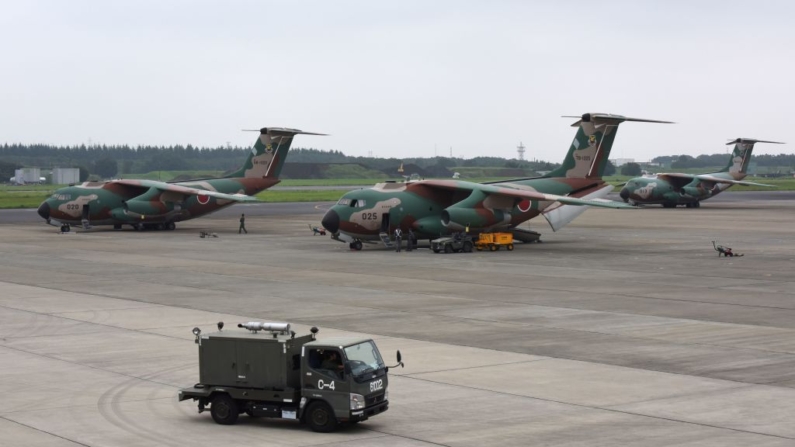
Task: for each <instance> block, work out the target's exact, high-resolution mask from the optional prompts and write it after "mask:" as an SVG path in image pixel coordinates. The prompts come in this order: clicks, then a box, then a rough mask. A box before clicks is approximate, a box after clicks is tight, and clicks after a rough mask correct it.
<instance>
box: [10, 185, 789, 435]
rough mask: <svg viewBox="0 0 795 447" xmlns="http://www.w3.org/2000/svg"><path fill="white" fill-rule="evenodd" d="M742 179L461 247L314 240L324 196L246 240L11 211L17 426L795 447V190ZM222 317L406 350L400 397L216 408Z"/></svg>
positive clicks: (394, 393) (226, 223)
mask: <svg viewBox="0 0 795 447" xmlns="http://www.w3.org/2000/svg"><path fill="white" fill-rule="evenodd" d="M745 194H751V193H745ZM722 197H727V199H723V200H721V201H719V200H718V199H719V198H722ZM731 197H732V196H729V194H728V193H727V194H725V195H721V196H718V197H716V198H715V200H714V201H709V202H705V203H704V204H703V205H702V207H701V208H699V209H684V208H678V209H663V208H660V207H649V208H647V209H643V210H629V211H624V210H601V209H600V210H595V209H592V210H588V211H587V212H586V213H585V214H583V215H582V216H581V217H580V218H579V219H577V220H576V221H575V222H574V223H573V224H571V225H570V226H568V227H566V228H565V229H563V230H561V231H560V232H558V233H552V232H551V231H550V230H549V229H548V228H547V227H546V225H545V222H544V221H543V220H533V221H531V224H530V228H532V229H534V230H536V231H539V232H541V233H542V234H543V236H542V239H543V240H544V243H542V244H528V245H517V248H516V250H514V251H513V252H506V251H499V252H496V253H492V252H475V253H471V254H451V255H445V254H434V253H432V252H431V251H430V250H419V251H415V252H410V253H407V252H405V251H404V252H402V253H394V252H393V251H390V250H387V249H384V248H381V247H378V246H365V249H364V250H363V251H361V252H355V251H350V250H348V247H347V244H342V243H339V242H335V241H332V240H330V239H329V238H328V237H321V236H312V234H311V232H310V231H309V229H308V228H307V223H310V224H315V225H316V224H317V222H318V221H319V220H320V218H321V216H322V212H323V211H322V208H323V206H318V208H317V209H315V204H312V205H302V208H301V209H302V210H307V212H306V213H295V214H288V215H278V214H275V213H273V214H266V213H263V214H262V215H252V214H251V213H250V212H249V211H248V210H247V211H245V212H246V214H247V216H249V218H248V219H247V222H246V223H247V226H248V229H249V234H248V235H238V234H237V221H236V219H235V217H236V216H237V215H238V214H239V212H240V211H239V208H234V207H233V208H231V209H229V210H228V211H229V212H230V213H231V214H230V215H222V214H215V215H213V216H211V217H209V218H205V219H200V220H195V221H189V222H184V223H181V224H180V225H179V228H178V229H177V230H176V231H173V232H135V231H127V230H122V231H113V230H96V231H91V232H76V233H73V234H68V235H59V234H57V232H56V229H55V228H53V227H48V226H46V225H44V224H43V223H36V224H35V225H32V224H28V223H24V224H21V223H20V224H7V225H0V358H2V360H3V361H2V362H0V391H2V395H3V396H4V405H3V406H2V408H0V432H1V433H2V437H0V445H3V446H5V445H9V446H16V445H37V446H38V445H48V446H49V445H53V446H61V445H63V446H69V445H90V446H139V445H244V444H252V443H257V444H262V445H273V446H282V445H284V446H308V445H330V446H334V445H340V446H342V445H345V446H370V445H384V446H425V445H449V446H482V445H565V446H584V445H588V446H591V445H605V446H615V445H644V446H668V445H689V446H734V445H736V446H747V445H762V446H790V445H795V425H793V424H792V421H793V420H795V389H793V388H795V277H793V275H792V272H793V270H794V268H795V243H793V236H795V227H794V226H793V225H792V221H793V218H794V217H795V201H792V200H776V199H769V198H768V199H761V200H742V199H736V200H732V199H729V198H731ZM257 206H261V205H257ZM304 206H307V207H309V208H303V207H304ZM34 216H35V213H34ZM199 230H210V231H214V232H216V233H217V234H218V235H219V237H218V238H210V239H201V238H199V237H198V231H199ZM713 240H716V241H717V242H718V243H719V244H723V245H727V246H730V247H733V248H734V251H735V252H737V253H744V254H745V256H743V257H739V258H722V257H721V258H719V257H717V254H716V252H715V251H713V248H712V242H711V241H713ZM221 320H222V321H224V322H226V323H227V327H232V326H234V325H235V324H236V323H238V322H243V321H250V320H268V321H274V320H275V321H288V322H290V323H293V324H294V325H296V327H297V328H298V329H297V331H298V332H305V331H306V330H307V328H308V327H309V326H311V325H316V326H318V327H320V329H321V331H320V334H319V336H320V337H323V336H333V335H338V334H366V335H369V336H372V337H374V338H375V339H376V341H377V343H378V345H379V347H380V349H381V351H382V354H383V355H384V357H385V358H386V359H387V360H390V361H391V360H392V359H394V350H395V349H400V350H401V351H402V353H403V356H404V361H405V362H406V367H405V368H404V369H393V370H391V371H390V373H391V374H393V377H392V380H391V381H390V390H389V391H390V399H391V404H390V409H389V411H387V412H386V413H384V414H383V415H381V416H379V417H375V418H373V419H371V420H369V421H367V422H364V423H362V424H359V425H358V426H356V427H349V428H346V429H344V430H341V431H340V432H337V433H332V434H318V433H313V432H312V431H310V430H309V429H308V428H307V427H305V426H301V425H298V424H295V423H290V422H285V421H272V420H267V419H250V418H247V417H245V416H243V417H241V419H240V422H239V423H238V424H237V425H235V426H230V427H227V426H220V425H216V424H215V423H213V422H212V419H211V418H210V416H209V415H208V414H206V413H205V414H201V415H200V414H197V412H196V407H195V405H194V404H192V403H190V402H183V403H178V402H177V401H176V393H177V391H178V389H179V388H180V387H184V386H189V385H192V384H193V383H195V382H196V381H197V379H198V370H197V369H198V368H197V352H196V346H195V345H194V343H193V336H192V334H191V332H190V331H191V329H192V328H193V327H194V326H199V327H201V328H202V329H203V330H204V331H205V332H206V331H210V330H213V328H214V326H215V323H216V322H217V321H221Z"/></svg>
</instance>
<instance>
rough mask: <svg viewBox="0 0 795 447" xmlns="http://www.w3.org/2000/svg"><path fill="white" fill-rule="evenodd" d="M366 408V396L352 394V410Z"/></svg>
mask: <svg viewBox="0 0 795 447" xmlns="http://www.w3.org/2000/svg"><path fill="white" fill-rule="evenodd" d="M362 408H364V396H362V395H361V394H354V393H351V410H361V409H362Z"/></svg>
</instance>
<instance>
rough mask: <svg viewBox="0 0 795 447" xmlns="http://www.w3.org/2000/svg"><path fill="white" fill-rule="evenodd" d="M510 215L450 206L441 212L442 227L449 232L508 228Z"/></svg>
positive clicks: (494, 211)
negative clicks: (467, 229)
mask: <svg viewBox="0 0 795 447" xmlns="http://www.w3.org/2000/svg"><path fill="white" fill-rule="evenodd" d="M510 222H511V213H510V212H507V211H502V210H490V209H487V208H480V209H478V210H475V209H473V208H463V207H455V206H451V207H449V208H446V209H445V210H443V211H442V225H444V226H445V228H447V229H450V230H463V229H466V227H469V229H470V230H478V229H485V228H494V227H497V226H508V225H509V224H510Z"/></svg>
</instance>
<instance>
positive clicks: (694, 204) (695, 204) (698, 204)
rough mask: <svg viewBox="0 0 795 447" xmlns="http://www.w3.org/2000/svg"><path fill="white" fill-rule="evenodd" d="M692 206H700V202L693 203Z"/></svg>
mask: <svg viewBox="0 0 795 447" xmlns="http://www.w3.org/2000/svg"><path fill="white" fill-rule="evenodd" d="M693 208H701V202H695V203H693Z"/></svg>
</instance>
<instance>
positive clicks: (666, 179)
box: [619, 138, 783, 208]
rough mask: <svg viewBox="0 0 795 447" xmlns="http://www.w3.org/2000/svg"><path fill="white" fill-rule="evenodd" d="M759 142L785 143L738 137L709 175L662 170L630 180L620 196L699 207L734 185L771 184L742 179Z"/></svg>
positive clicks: (629, 200) (632, 200) (649, 202)
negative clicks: (726, 157) (726, 158)
mask: <svg viewBox="0 0 795 447" xmlns="http://www.w3.org/2000/svg"><path fill="white" fill-rule="evenodd" d="M756 143H774V144H783V143H778V142H775V141H763V140H755V139H751V138H737V139H736V140H732V141H730V142H729V143H727V144H734V150H733V151H732V154H731V156H730V157H729V162H728V164H727V165H726V167H725V168H723V169H722V170H720V171H718V172H713V173H709V174H681V173H662V174H655V175H653V176H649V177H636V178H633V179H631V180H629V181H628V182H627V183H626V184H625V185H624V187H623V188H622V189H621V192H620V193H619V195H620V196H621V198H622V199H623V200H624V201H625V202H627V203H631V204H642V205H662V206H663V207H665V208H674V207H676V206H678V205H684V206H686V207H687V208H698V207H699V206H700V203H701V201H702V200H706V199H709V198H710V197H714V196H716V195H718V194H720V193H721V192H722V191H725V190H726V189H728V188H730V187H731V186H733V185H744V186H749V185H755V186H772V185H766V184H763V183H754V182H745V181H742V180H743V179H744V178H745V177H746V175H747V172H748V164H749V163H750V162H751V155H752V153H753V150H754V144H756Z"/></svg>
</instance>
